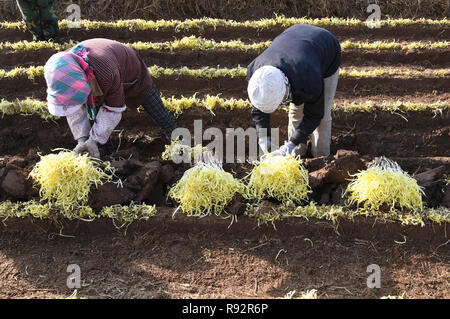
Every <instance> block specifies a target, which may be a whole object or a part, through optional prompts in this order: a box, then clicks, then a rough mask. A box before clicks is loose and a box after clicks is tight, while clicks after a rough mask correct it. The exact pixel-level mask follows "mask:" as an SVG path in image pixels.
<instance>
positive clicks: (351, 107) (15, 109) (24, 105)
mask: <svg viewBox="0 0 450 319" xmlns="http://www.w3.org/2000/svg"><path fill="white" fill-rule="evenodd" d="M162 100H163V103H164V105H165V106H166V108H167V109H168V110H169V111H170V112H171V113H172V114H173V115H174V116H175V117H178V116H179V115H181V114H182V113H183V112H185V111H187V110H189V109H191V108H201V109H206V110H208V111H209V112H211V114H212V115H215V113H214V112H216V111H220V110H225V111H233V110H250V109H251V108H252V104H251V102H250V101H249V100H248V99H236V98H222V97H220V95H206V96H205V97H203V98H197V97H196V95H193V96H190V97H181V98H176V97H168V98H167V97H162ZM283 109H284V110H285V111H287V110H288V108H287V107H284V108H283ZM142 110H143V108H142V107H139V108H138V111H140V112H141V111H142ZM446 110H450V103H449V102H446V101H437V102H433V103H413V102H403V101H396V102H393V103H392V102H386V101H384V102H382V103H378V102H375V101H371V100H367V101H365V102H364V103H357V102H350V103H349V102H347V101H346V102H344V103H343V104H337V103H335V104H334V105H333V111H335V112H336V111H337V112H349V113H357V112H358V113H359V112H374V111H383V112H391V113H394V112H401V113H406V112H423V113H429V114H432V115H433V116H434V115H439V114H440V115H442V114H443V112H444V111H446ZM0 113H2V115H3V116H4V115H16V114H21V115H24V116H27V115H38V116H40V117H41V118H42V119H44V120H46V121H47V120H57V119H59V117H56V116H53V115H51V114H50V113H49V111H48V108H47V103H46V102H44V101H40V100H36V99H31V98H27V99H25V100H17V101H7V100H1V101H0Z"/></svg>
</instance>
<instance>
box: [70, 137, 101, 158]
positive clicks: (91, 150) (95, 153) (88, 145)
mask: <svg viewBox="0 0 450 319" xmlns="http://www.w3.org/2000/svg"><path fill="white" fill-rule="evenodd" d="M73 151H74V152H75V153H76V154H82V153H84V152H87V153H88V154H89V156H90V157H94V158H100V152H99V150H98V146H97V142H96V141H94V140H93V139H92V138H91V137H89V138H88V139H87V141H86V142H84V143H82V144H80V142H78V145H77V147H75V148H74V149H73Z"/></svg>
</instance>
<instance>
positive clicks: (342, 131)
mask: <svg viewBox="0 0 450 319" xmlns="http://www.w3.org/2000/svg"><path fill="white" fill-rule="evenodd" d="M449 116H450V113H449V112H448V111H445V112H444V113H443V114H442V115H436V116H433V115H431V114H426V113H419V112H411V113H409V114H408V113H405V114H400V113H397V114H392V113H388V112H378V111H376V112H371V113H343V112H334V115H333V118H334V119H333V128H334V131H333V140H332V151H333V152H336V150H338V149H351V150H355V151H358V152H359V154H361V155H373V156H380V155H383V154H384V155H386V156H390V157H409V156H412V157H414V156H415V157H419V156H421V157H425V156H447V157H448V156H450V150H449V148H448V147H447V145H448V138H449V134H450V131H449V129H450V126H449ZM200 118H201V119H203V124H202V125H203V130H205V129H207V128H209V127H217V128H219V129H222V130H225V129H226V128H236V127H242V128H243V129H244V130H245V129H247V128H249V127H253V124H252V119H251V115H250V112H249V111H248V110H235V111H233V112H229V111H224V110H217V111H215V116H214V115H212V114H211V113H210V112H209V111H207V110H205V109H201V108H192V109H189V110H186V111H185V112H184V113H183V114H182V115H180V116H179V117H178V119H177V122H178V124H179V125H180V126H182V127H186V128H188V129H189V130H190V131H191V132H193V129H194V127H193V123H194V120H195V119H200ZM271 121H272V126H273V127H279V128H280V141H283V140H285V139H286V138H287V128H286V126H287V122H288V119H287V112H285V111H283V110H280V111H277V112H275V113H274V114H273V116H272V119H271ZM0 123H1V129H0V140H1V141H2V143H0V154H3V155H26V154H27V153H28V152H29V149H30V148H35V149H36V148H37V149H39V150H40V151H42V152H44V153H47V152H49V151H50V150H51V149H54V148H58V147H64V148H69V149H71V148H73V143H74V141H73V137H72V135H71V132H70V130H69V128H68V125H67V123H66V121H65V120H64V119H61V120H58V121H57V122H56V123H55V122H52V121H50V122H45V121H43V120H42V119H41V118H39V117H38V116H36V115H34V116H26V117H24V116H20V115H15V116H7V117H4V118H3V119H0ZM18 127H24V129H21V130H19V129H17V128H18ZM122 130H123V132H122V134H121V135H120V136H121V137H120V149H127V148H130V147H133V146H134V147H136V148H137V149H139V154H142V156H159V154H160V152H161V151H163V149H164V146H163V144H164V143H165V142H166V141H165V139H164V138H162V136H161V133H160V130H159V128H158V127H157V126H156V124H155V123H154V122H153V121H150V122H149V117H148V115H147V114H145V113H135V112H133V111H131V110H130V111H128V112H127V113H126V114H125V116H124V118H123V120H122V122H121V123H120V124H119V126H118V127H117V132H116V133H114V134H113V135H112V138H111V139H112V142H113V143H114V145H116V147H115V148H117V146H118V145H119V137H118V136H119V134H118V132H119V131H122ZM48 136H52V138H51V139H49V138H48ZM205 143H207V141H205Z"/></svg>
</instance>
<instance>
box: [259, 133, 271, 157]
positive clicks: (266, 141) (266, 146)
mask: <svg viewBox="0 0 450 319" xmlns="http://www.w3.org/2000/svg"><path fill="white" fill-rule="evenodd" d="M258 144H259V147H260V148H261V151H262V152H263V155H265V154H267V153H269V152H270V148H271V142H270V137H263V138H260V139H259V140H258Z"/></svg>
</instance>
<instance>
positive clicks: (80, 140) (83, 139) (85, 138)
mask: <svg viewBox="0 0 450 319" xmlns="http://www.w3.org/2000/svg"><path fill="white" fill-rule="evenodd" d="M87 139H88V138H87V137H80V138H79V139H78V140H77V141H78V144H77V147H78V146H80V145H81V144H84V142H86V141H87Z"/></svg>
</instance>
